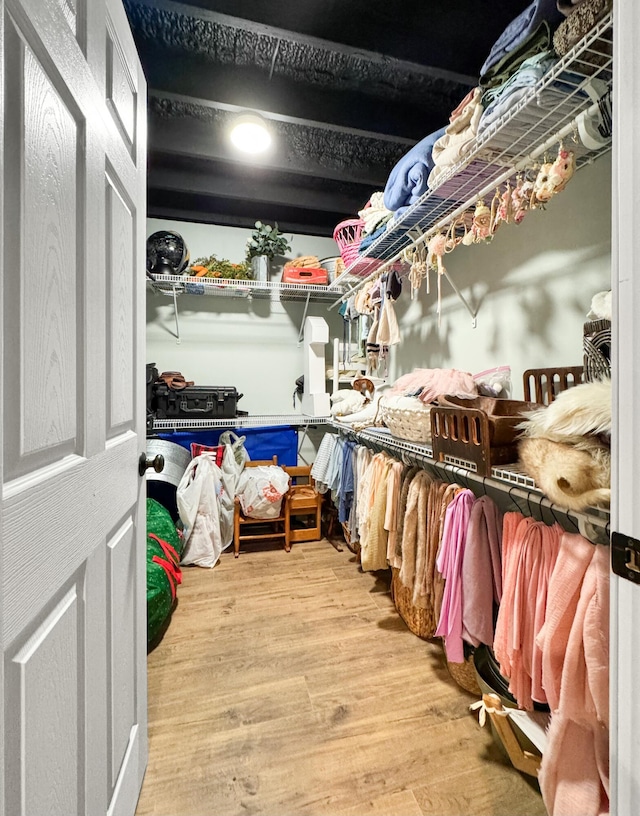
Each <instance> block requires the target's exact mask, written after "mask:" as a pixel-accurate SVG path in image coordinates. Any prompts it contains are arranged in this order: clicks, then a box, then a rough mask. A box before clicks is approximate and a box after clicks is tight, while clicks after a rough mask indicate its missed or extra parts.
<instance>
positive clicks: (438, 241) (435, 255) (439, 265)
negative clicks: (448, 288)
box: [427, 233, 447, 328]
mask: <svg viewBox="0 0 640 816" xmlns="http://www.w3.org/2000/svg"><path fill="white" fill-rule="evenodd" d="M427 250H428V254H427V266H429V267H430V268H431V269H434V270H436V271H437V273H438V311H437V314H438V328H440V319H441V312H442V276H443V275H444V273H445V272H446V269H445V268H444V263H443V261H442V258H443V257H444V254H445V252H446V251H447V238H446V236H445V235H442V234H441V233H438V234H437V235H434V236H433V238H431V240H430V241H429V243H428V244H427Z"/></svg>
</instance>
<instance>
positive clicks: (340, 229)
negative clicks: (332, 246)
mask: <svg viewBox="0 0 640 816" xmlns="http://www.w3.org/2000/svg"><path fill="white" fill-rule="evenodd" d="M363 228H364V221H363V220H362V219H361V218H348V219H347V220H346V221H341V222H340V223H339V224H337V225H336V228H335V229H334V231H333V240H334V241H335V242H336V244H337V245H338V249H339V250H340V255H341V257H342V260H343V261H344V262H345V264H346V265H347V266H350V265H351V264H352V263H353V262H354V261H355V260H357V258H358V249H359V247H360V242H361V240H362V230H363Z"/></svg>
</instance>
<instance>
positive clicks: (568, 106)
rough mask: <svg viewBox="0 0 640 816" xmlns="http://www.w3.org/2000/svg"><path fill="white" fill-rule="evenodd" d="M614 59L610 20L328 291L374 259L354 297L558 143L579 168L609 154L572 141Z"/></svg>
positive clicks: (606, 143)
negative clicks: (566, 147)
mask: <svg viewBox="0 0 640 816" xmlns="http://www.w3.org/2000/svg"><path fill="white" fill-rule="evenodd" d="M612 54H613V32H612V15H611V13H609V14H608V15H606V16H605V17H604V18H603V19H602V20H601V21H600V22H599V23H597V24H596V26H594V28H593V29H592V30H591V31H590V32H589V34H588V35H587V36H586V37H585V38H583V39H582V40H581V41H580V42H579V43H578V44H577V45H576V46H574V48H573V49H572V50H571V51H570V52H569V53H568V54H566V55H565V56H564V57H563V58H562V59H560V60H559V61H558V62H557V64H556V65H555V66H554V67H553V68H552V69H551V70H550V71H548V72H547V73H546V74H545V76H544V77H543V78H542V79H541V80H540V81H539V82H538V83H537V84H536V85H534V86H532V87H531V88H530V89H529V91H528V92H527V93H526V94H525V95H524V96H523V98H522V99H521V100H520V101H519V102H518V103H517V104H515V105H514V106H513V107H512V108H511V109H510V110H509V111H508V113H507V114H506V115H505V116H504V117H502V118H501V119H500V120H499V121H498V122H496V123H495V124H493V125H491V126H490V127H489V128H488V129H487V130H486V131H485V132H483V133H482V134H481V135H480V136H479V137H478V138H477V139H476V142H475V145H474V147H473V149H472V150H471V151H470V152H469V153H468V154H467V155H466V156H465V157H464V158H463V159H462V160H461V161H460V162H458V164H456V165H455V166H453V167H451V168H450V169H449V171H448V172H447V173H445V174H444V175H443V177H442V179H441V180H440V183H439V184H438V186H437V187H435V188H434V189H433V190H429V191H428V192H426V193H425V194H424V195H423V196H422V197H421V198H420V200H419V201H417V202H416V203H415V204H414V205H413V206H411V207H410V208H409V209H408V210H407V211H406V212H405V213H404V214H403V215H402V216H401V217H400V218H399V219H398V220H397V222H396V223H395V224H394V226H393V227H392V228H390V229H389V230H388V231H387V232H386V233H385V234H384V235H382V236H380V238H378V239H377V240H376V241H374V242H373V244H371V246H370V247H368V248H367V250H366V251H365V252H363V253H362V255H361V256H360V257H359V258H358V259H357V260H356V261H354V263H353V264H351V265H350V266H348V267H347V268H346V270H345V272H344V273H343V274H342V275H340V276H339V277H338V278H336V280H335V281H334V282H333V283H332V284H330V287H329V288H332V289H333V290H334V291H335V292H336V295H337V296H338V297H340V293H339V292H338V287H339V286H341V285H343V284H344V283H345V282H346V281H347V280H349V279H350V278H348V277H347V276H350V275H351V274H352V272H353V271H354V268H355V267H356V266H358V273H359V274H360V275H362V273H361V271H360V270H361V269H363V268H366V267H365V266H364V265H365V264H366V262H367V260H369V261H370V262H372V266H374V264H373V260H374V259H375V260H377V261H378V265H377V266H375V268H374V269H372V271H371V272H370V273H369V274H368V275H367V276H366V277H360V280H359V282H358V283H357V284H356V285H355V286H354V287H352V289H351V291H355V289H356V288H359V287H360V286H361V285H362V284H364V282H365V281H366V280H368V279H369V278H372V277H374V276H376V275H377V274H379V273H380V272H381V271H382V270H383V269H384V268H385V267H386V266H387V265H388V264H389V265H390V264H392V263H394V262H395V261H396V260H398V259H399V258H401V257H402V253H403V251H404V250H405V249H407V248H408V247H410V246H412V245H415V244H416V243H418V242H421V241H423V240H426V239H427V238H428V237H429V236H430V235H431V234H433V233H434V232H436V231H437V230H441V229H443V228H444V227H446V226H447V225H448V224H450V223H451V221H453V220H454V219H455V218H458V217H459V216H461V215H462V214H463V213H464V212H466V211H467V210H468V209H470V208H471V207H473V206H474V205H475V203H476V202H477V201H478V200H479V199H480V198H482V197H493V194H494V192H495V188H496V187H497V186H499V185H501V184H503V183H504V182H506V181H508V180H510V179H514V178H515V177H516V176H517V174H518V173H520V172H523V171H524V170H526V169H527V168H531V167H532V166H533V165H534V164H535V162H536V161H541V160H543V159H544V156H545V153H546V152H547V151H550V152H552V151H553V149H554V146H557V143H558V142H559V141H560V140H561V139H563V138H564V139H567V142H569V141H570V149H571V150H572V151H573V152H574V154H575V157H576V167H577V168H579V167H582V166H584V165H585V164H588V163H591V162H593V161H594V160H595V159H596V158H597V157H598V156H600V155H602V154H604V153H606V152H608V151H609V150H610V149H611V139H610V138H606V137H602V138H600V139H596V140H589V139H585V141H587V142H590V144H591V146H590V147H587V146H586V145H585V144H584V143H583V142H582V141H580V139H579V138H577V137H578V127H579V123H580V121H581V119H585V118H588V117H595V116H597V113H598V109H599V105H598V100H599V99H601V98H602V97H603V95H604V94H605V92H606V91H607V89H608V88H610V87H611V82H612V68H613V66H612V63H613V56H612ZM485 203H488V202H485ZM381 262H383V263H381ZM351 279H352V278H351ZM343 294H344V293H343Z"/></svg>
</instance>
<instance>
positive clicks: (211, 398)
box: [154, 382, 242, 419]
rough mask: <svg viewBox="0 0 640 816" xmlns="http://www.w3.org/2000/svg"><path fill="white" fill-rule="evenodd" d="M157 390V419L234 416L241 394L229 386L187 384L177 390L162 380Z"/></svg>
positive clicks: (157, 384)
mask: <svg viewBox="0 0 640 816" xmlns="http://www.w3.org/2000/svg"><path fill="white" fill-rule="evenodd" d="M154 391H155V396H154V402H155V408H156V412H155V413H156V417H157V418H158V419H232V418H233V417H236V416H237V406H238V400H239V399H240V398H241V397H242V394H238V391H237V390H236V388H234V387H233V386H230V385H188V386H187V387H186V388H183V389H181V390H180V391H174V390H173V389H172V388H169V386H168V385H167V384H166V383H164V382H159V383H156V385H155V389H154Z"/></svg>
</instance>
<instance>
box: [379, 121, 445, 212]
mask: <svg viewBox="0 0 640 816" xmlns="http://www.w3.org/2000/svg"><path fill="white" fill-rule="evenodd" d="M444 132H445V128H440V130H436V131H435V132H434V133H430V134H429V135H428V136H425V138H424V139H422V141H420V142H418V144H416V145H414V146H413V147H412V148H411V150H410V151H409V152H408V153H405V155H404V156H403V157H402V158H401V159H400V161H399V162H398V163H397V164H396V166H395V167H394V168H393V170H392V171H391V173H390V174H389V178H388V180H387V184H386V187H385V188H384V206H385V207H386V208H387V209H388V210H391V211H392V212H396V211H397V210H399V209H400V207H409V206H411V204H415V203H416V201H417V200H418V199H419V198H420V196H421V195H424V193H426V192H427V190H428V189H429V187H428V184H427V181H428V179H429V173H430V172H431V171H432V170H433V159H432V158H431V154H432V152H433V146H434V144H435V143H436V142H437V141H438V139H439V138H440V137H441V136H443V135H444Z"/></svg>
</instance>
